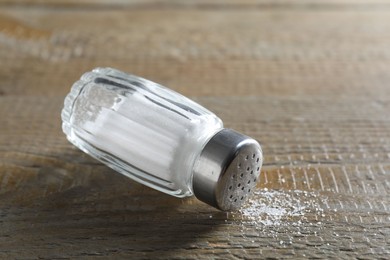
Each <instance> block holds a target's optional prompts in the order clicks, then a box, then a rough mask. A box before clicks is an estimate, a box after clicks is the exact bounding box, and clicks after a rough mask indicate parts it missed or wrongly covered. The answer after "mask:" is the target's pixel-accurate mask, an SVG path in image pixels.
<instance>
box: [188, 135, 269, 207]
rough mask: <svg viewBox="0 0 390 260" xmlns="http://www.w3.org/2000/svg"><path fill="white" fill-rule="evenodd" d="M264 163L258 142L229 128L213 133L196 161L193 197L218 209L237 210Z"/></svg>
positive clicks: (252, 186) (253, 184)
mask: <svg viewBox="0 0 390 260" xmlns="http://www.w3.org/2000/svg"><path fill="white" fill-rule="evenodd" d="M262 162H263V156H262V151H261V147H260V145H259V143H258V142H257V141H256V140H254V139H252V138H250V137H248V136H246V135H243V134H240V133H238V132H236V131H234V130H232V129H223V130H221V131H220V132H218V133H217V134H215V135H214V136H213V137H212V138H211V139H210V141H209V142H208V143H207V144H206V146H205V147H204V149H203V151H202V153H201V154H200V157H199V159H198V160H197V162H196V163H195V167H194V174H193V191H194V194H195V196H196V197H197V198H198V199H199V200H201V201H203V202H205V203H207V204H209V205H211V206H213V207H216V208H218V209H220V210H224V211H229V210H236V209H239V208H240V207H241V206H242V204H243V203H244V201H245V199H246V198H247V196H248V195H249V194H250V193H251V192H252V190H253V189H254V187H255V186H256V182H257V181H258V179H259V175H260V169H261V165H262Z"/></svg>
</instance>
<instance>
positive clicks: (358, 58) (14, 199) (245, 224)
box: [0, 0, 390, 259]
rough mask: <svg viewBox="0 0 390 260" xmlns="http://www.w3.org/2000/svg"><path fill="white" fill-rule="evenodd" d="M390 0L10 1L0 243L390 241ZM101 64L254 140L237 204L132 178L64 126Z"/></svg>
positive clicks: (345, 245)
mask: <svg viewBox="0 0 390 260" xmlns="http://www.w3.org/2000/svg"><path fill="white" fill-rule="evenodd" d="M389 22H390V1H376V0H375V1H373V0H357V1H353V0H330V1H326V0H319V1H309V0H297V1H294V2H292V1H288V0H277V1H269V0H258V1H255V0H245V1H233V0H229V1H206V0H202V1H185V2H181V1H156V0H148V1H144V2H140V1H119V0H115V1H110V2H107V1H99V0H80V1H73V0H72V1H62V0H59V1H52V0H40V1H34V0H16V1H9V0H0V61H1V63H0V258H2V259H36V258H44V259H53V258H54V259H55V258H71V259H73V258H114V259H116V258H131V259H137V258H138V259H253V258H256V259H257V258H364V259H366V258H367V259H371V258H382V259H388V258H390V240H389V238H390V196H389V195H390V194H389V191H390V116H389V111H390V88H389V84H390V76H389V75H390V74H389V73H388V71H389V68H390V52H389V46H390V23H389ZM97 66H111V67H116V68H119V69H121V70H124V71H128V72H131V73H134V74H137V75H140V76H144V77H146V78H148V79H152V80H154V81H157V82H159V83H162V84H164V85H167V86H170V87H171V88H173V89H175V90H177V91H179V92H181V93H183V94H185V95H189V96H191V97H193V98H194V99H195V100H196V101H198V102H200V103H201V104H203V105H205V106H206V107H207V108H209V109H211V110H212V111H214V112H215V113H216V114H217V115H219V116H220V117H221V118H222V119H223V121H224V123H225V126H226V127H230V128H234V129H236V130H238V131H241V132H243V133H245V134H247V135H250V136H253V137H254V138H255V139H257V140H258V141H259V142H260V143H261V144H262V147H263V151H264V155H265V161H264V167H263V169H262V174H261V179H260V181H259V184H258V186H257V189H256V191H255V193H254V195H253V197H252V198H251V200H249V201H248V203H247V204H246V206H245V207H244V208H243V209H242V210H241V211H239V212H234V213H223V212H219V211H217V210H215V209H213V208H211V207H209V206H207V205H205V204H203V203H201V202H199V201H198V200H196V199H195V198H189V199H184V200H181V199H176V198H173V197H170V196H167V195H164V194H162V193H159V192H157V191H154V190H151V189H149V188H147V187H144V186H142V185H140V184H137V183H135V182H133V181H131V180H129V179H128V178H126V177H124V176H122V175H120V174H118V173H115V172H114V171H112V170H111V169H109V168H108V167H105V166H104V165H102V164H100V163H99V162H97V161H95V160H93V159H92V158H90V157H89V156H87V155H85V154H84V153H82V152H81V151H79V150H77V149H76V148H75V147H73V146H72V145H71V144H70V143H68V142H67V140H66V138H65V136H64V134H63V133H62V131H61V119H60V111H61V108H62V106H63V100H64V95H65V94H66V93H67V92H68V91H69V88H70V86H71V84H72V83H73V82H74V81H75V80H77V79H78V78H79V77H80V75H81V74H82V73H83V72H85V71H88V70H90V69H92V68H94V67H97Z"/></svg>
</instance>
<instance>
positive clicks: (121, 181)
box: [1, 164, 227, 258]
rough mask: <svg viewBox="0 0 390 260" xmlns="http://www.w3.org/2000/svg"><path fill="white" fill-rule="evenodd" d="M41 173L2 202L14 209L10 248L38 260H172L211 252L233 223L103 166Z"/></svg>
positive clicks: (9, 215)
mask: <svg viewBox="0 0 390 260" xmlns="http://www.w3.org/2000/svg"><path fill="white" fill-rule="evenodd" d="M39 171H40V172H39V173H38V174H37V176H36V177H34V178H32V179H30V180H29V181H26V182H25V184H24V186H23V185H22V184H20V185H19V186H18V188H17V189H16V191H15V192H13V193H12V194H7V193H6V194H2V195H1V197H2V201H4V199H7V196H8V199H9V200H8V202H10V203H7V205H3V206H1V208H2V209H4V211H3V212H6V213H5V214H4V215H3V218H2V220H3V222H2V223H3V225H4V226H7V229H6V232H8V233H9V237H10V238H11V240H9V241H10V242H12V243H14V244H15V243H16V244H20V245H21V244H22V243H23V246H24V248H25V249H24V250H26V252H28V251H29V250H30V251H31V256H34V255H36V253H37V252H38V251H39V252H40V253H39V255H40V256H44V257H76V256H83V255H94V256H98V255H103V256H140V257H149V256H150V257H162V256H163V257H167V258H169V257H172V256H174V255H175V254H177V253H178V252H179V251H182V250H191V249H199V248H207V247H208V243H209V242H210V240H212V236H213V232H214V231H216V230H217V229H218V226H219V225H222V224H225V220H226V218H227V216H226V214H225V213H223V212H219V211H217V210H215V209H213V208H211V207H209V206H208V205H205V204H203V203H201V202H199V201H197V200H196V199H194V198H190V199H178V198H174V197H171V196H168V195H165V194H163V193H161V192H158V191H155V190H152V189H150V188H147V187H145V186H143V185H140V184H138V183H135V182H134V181H132V180H130V179H128V178H126V177H124V176H122V175H120V174H117V173H115V172H114V171H112V170H111V169H109V168H107V167H105V166H103V165H100V164H96V165H91V164H87V165H84V166H80V165H79V166H77V167H75V169H73V170H72V171H69V169H63V168H41V169H40V170H39ZM18 219H19V220H20V219H23V221H18ZM3 230H4V229H3ZM16 231H17V232H16ZM15 233H17V234H15ZM6 235H7V234H6ZM22 241H23V242H22ZM42 249H43V250H42ZM188 252H190V251H188Z"/></svg>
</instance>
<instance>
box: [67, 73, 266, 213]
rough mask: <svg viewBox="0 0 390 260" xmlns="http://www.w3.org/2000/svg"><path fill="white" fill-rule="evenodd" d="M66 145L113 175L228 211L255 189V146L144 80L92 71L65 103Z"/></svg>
mask: <svg viewBox="0 0 390 260" xmlns="http://www.w3.org/2000/svg"><path fill="white" fill-rule="evenodd" d="M64 103H65V104H64V108H63V110H62V114H61V116H62V121H63V124H62V128H63V131H64V133H65V134H66V136H67V138H68V140H69V141H70V142H71V143H73V144H74V145H75V146H77V147H78V148H79V149H81V150H82V151H84V152H86V153H87V154H89V155H91V156H92V157H94V158H96V159H98V160H100V161H101V162H103V163H105V164H106V165H108V166H109V167H111V168H113V169H114V170H116V171H118V172H119V173H121V174H123V175H125V176H128V177H130V178H131V179H133V180H135V181H137V182H140V183H142V184H144V185H146V186H149V187H151V188H154V189H156V190H159V191H161V192H164V193H167V194H170V195H173V196H176V197H187V196H192V195H195V196H196V197H197V198H198V199H199V200H201V201H203V202H205V203H207V204H209V205H211V206H213V207H216V208H218V209H220V210H224V211H229V210H236V209H238V208H240V207H241V205H242V204H243V202H244V201H245V198H246V197H247V196H248V194H250V192H251V190H253V189H254V187H255V186H256V181H257V180H258V179H259V174H260V168H261V165H262V160H263V156H262V151H261V147H260V145H259V144H258V142H257V141H255V140H254V139H252V138H250V137H248V136H245V135H243V134H240V133H238V132H236V131H234V130H232V129H226V128H224V127H223V123H222V121H221V119H219V118H218V117H217V116H216V115H214V114H213V113H212V112H210V111H208V110H207V109H205V108H204V107H202V106H201V105H199V104H197V103H195V102H193V101H191V100H190V99H188V98H186V97H184V96H182V95H180V94H178V93H176V92H174V91H172V90H170V89H167V88H165V87H163V86H161V85H159V84H156V83H154V82H152V81H149V80H146V79H143V78H140V77H137V76H133V75H129V74H127V73H124V72H121V71H119V70H115V69H112V68H96V69H94V70H93V71H91V72H87V73H85V74H84V75H83V76H82V77H81V79H80V80H79V81H77V82H76V83H74V85H73V87H72V89H71V91H70V93H69V94H68V95H67V97H66V98H65V102H64Z"/></svg>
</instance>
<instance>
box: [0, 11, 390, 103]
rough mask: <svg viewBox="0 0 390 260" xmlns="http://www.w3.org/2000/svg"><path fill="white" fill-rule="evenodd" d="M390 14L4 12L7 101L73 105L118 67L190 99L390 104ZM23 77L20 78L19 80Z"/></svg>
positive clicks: (0, 39) (0, 51)
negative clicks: (70, 96) (92, 76)
mask: <svg viewBox="0 0 390 260" xmlns="http://www.w3.org/2000/svg"><path fill="white" fill-rule="evenodd" d="M389 16H390V9H387V8H384V9H383V10H380V11H367V10H364V9H363V10H352V11H340V10H336V11H335V10H327V9H324V10H322V9H320V10H298V11H297V10H288V9H287V10H278V9H270V10H268V9H267V10H266V11H263V10H261V9H259V10H257V9H254V10H240V9H238V10H235V9H232V10H230V9H229V10H224V11H215V10H214V11H212V10H208V11H207V10H206V11H202V10H196V9H195V10H194V9H191V8H190V9H184V10H175V9H169V8H168V9H163V10H158V9H152V10H148V9H147V10H131V9H125V10H117V9H114V10H109V11H105V10H100V9H98V10H94V9H92V10H89V11H88V12H86V11H85V10H77V9H76V10H73V9H72V10H67V9H61V8H58V9H57V8H55V9H53V10H51V11H50V12H48V11H47V10H46V9H37V10H35V9H34V10H29V9H24V8H21V9H20V8H18V9H15V8H3V9H2V10H1V11H0V21H2V26H3V28H2V33H1V34H0V46H2V48H0V55H1V57H2V69H1V71H0V76H1V78H2V84H1V86H0V92H1V93H3V95H51V96H52V95H65V94H66V93H67V92H68V90H69V86H70V85H71V84H72V82H74V81H75V80H76V79H77V78H78V77H80V74H81V73H83V72H84V71H87V70H90V69H92V68H93V67H97V66H111V67H116V68H118V69H121V70H124V71H128V72H131V73H134V74H137V75H140V76H143V77H146V78H149V79H152V80H155V81H157V82H160V83H162V84H164V85H167V86H170V87H171V88H173V89H175V90H177V91H179V92H181V93H183V94H185V95H196V96H210V95H211V96H231V95H261V96H263V95H272V96H281V95H282V96H292V95H294V96H301V95H310V96H317V95H320V96H321V95H327V96H329V95H337V96H338V95H345V96H350V95H353V96H370V97H373V98H375V97H376V96H377V95H378V93H381V94H385V95H390V93H389V91H390V88H388V86H387V83H388V82H389V80H390V76H389V73H387V71H388V68H389V67H390V52H389V48H388V46H390V23H389V22H388V17H389ZM16 75H17V77H16V78H15V76H16Z"/></svg>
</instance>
